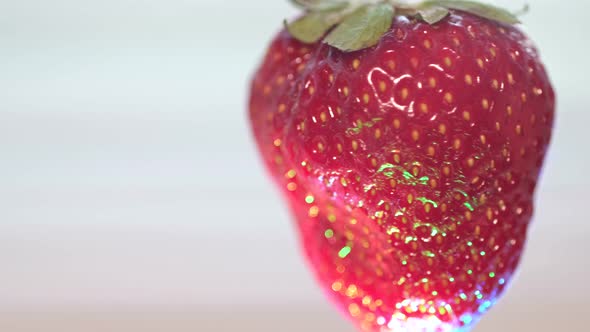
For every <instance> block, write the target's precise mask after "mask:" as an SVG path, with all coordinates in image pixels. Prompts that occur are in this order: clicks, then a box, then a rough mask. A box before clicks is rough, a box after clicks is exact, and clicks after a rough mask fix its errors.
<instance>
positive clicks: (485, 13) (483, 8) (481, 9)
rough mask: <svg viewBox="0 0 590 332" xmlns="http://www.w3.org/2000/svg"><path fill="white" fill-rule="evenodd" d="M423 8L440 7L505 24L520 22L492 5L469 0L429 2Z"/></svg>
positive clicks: (432, 0)
mask: <svg viewBox="0 0 590 332" xmlns="http://www.w3.org/2000/svg"><path fill="white" fill-rule="evenodd" d="M422 5H423V6H425V7H429V6H442V7H446V8H448V9H456V10H461V11H465V12H468V13H471V14H474V15H477V16H481V17H484V18H487V19H490V20H494V21H498V22H502V23H506V24H516V23H520V20H519V19H518V17H516V15H514V14H512V13H511V12H509V11H507V10H506V9H503V8H500V7H496V6H493V5H488V4H483V3H479V2H475V1H469V0H429V1H426V2H424V3H423V4H422Z"/></svg>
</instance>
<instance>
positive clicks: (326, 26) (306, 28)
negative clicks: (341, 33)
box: [285, 12, 341, 44]
mask: <svg viewBox="0 0 590 332" xmlns="http://www.w3.org/2000/svg"><path fill="white" fill-rule="evenodd" d="M340 19H341V18H339V17H338V15H332V14H329V13H326V12H309V13H307V14H305V15H304V16H302V17H300V18H299V19H297V20H295V21H294V22H292V23H287V22H286V21H285V26H286V27H287V31H289V33H290V34H291V36H293V37H294V38H295V39H297V40H299V41H300V42H302V43H306V44H313V43H315V42H317V41H319V40H320V39H322V37H324V35H325V34H326V32H328V30H330V28H332V27H333V26H334V25H336V24H337V23H338V22H339V20H340Z"/></svg>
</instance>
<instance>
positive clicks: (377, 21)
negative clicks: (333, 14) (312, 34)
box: [324, 3, 395, 52]
mask: <svg viewBox="0 0 590 332" xmlns="http://www.w3.org/2000/svg"><path fill="white" fill-rule="evenodd" d="M394 12H395V10H394V8H393V6H392V5H391V4H388V3H380V4H375V5H366V6H362V7H360V8H359V9H357V10H356V11H354V12H353V13H352V14H350V15H349V16H348V17H346V18H345V19H344V21H343V22H342V23H341V24H340V25H338V26H337V27H336V28H335V29H334V30H333V31H332V32H331V33H330V34H329V35H328V36H327V37H326V39H325V40H324V42H326V43H327V44H329V45H331V46H334V47H336V48H338V49H340V50H342V51H344V52H352V51H358V50H362V49H364V48H368V47H371V46H374V45H376V44H377V43H378V42H379V40H380V39H381V36H383V35H384V34H385V33H386V32H387V31H388V30H389V29H390V28H391V23H392V22H393V14H394Z"/></svg>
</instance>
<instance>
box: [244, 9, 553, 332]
mask: <svg viewBox="0 0 590 332" xmlns="http://www.w3.org/2000/svg"><path fill="white" fill-rule="evenodd" d="M554 108H555V96H554V92H553V89H552V87H551V84H550V82H549V79H548V77H547V74H546V72H545V69H544V67H543V65H542V64H541V62H540V60H539V56H538V54H537V51H536V49H535V48H534V46H533V45H532V43H531V41H530V40H529V39H528V38H527V37H526V36H525V35H524V34H523V33H522V32H521V31H520V30H519V29H517V28H515V27H514V26H511V25H507V24H502V23H498V22H493V21H490V20H488V19H485V18H481V17H478V16H475V15H472V14H469V13H466V12H461V11H451V12H450V15H449V16H447V17H446V18H444V19H443V20H442V21H440V22H438V23H437V24H435V25H429V24H427V23H424V22H422V21H420V20H416V19H414V18H411V17H405V16H396V17H395V18H394V20H393V23H392V25H391V28H390V29H389V30H388V32H386V33H385V35H383V36H382V37H381V39H380V40H379V43H378V44H377V45H376V46H373V47H370V48H367V49H363V50H360V51H355V52H350V53H346V52H343V51H341V50H338V49H336V48H334V47H332V46H329V45H327V44H322V43H314V44H303V43H301V42H299V41H297V40H296V39H294V38H293V37H292V36H291V35H290V34H289V33H288V32H287V31H282V32H280V33H279V34H278V36H277V37H276V38H275V39H274V41H273V42H272V44H271V46H270V48H269V50H268V52H267V54H266V56H265V58H264V61H263V63H262V65H261V67H260V68H259V70H258V71H257V73H256V75H255V77H254V80H253V83H252V86H251V97H250V102H249V115H250V120H251V125H252V130H253V133H254V136H255V138H256V142H257V144H258V147H259V150H260V152H261V155H262V158H263V160H264V162H265V164H266V166H267V168H268V169H269V170H270V173H271V174H272V176H273V178H274V180H275V182H276V183H277V184H278V185H279V186H280V188H281V189H282V191H283V192H284V194H285V196H286V198H287V201H288V203H289V206H290V209H291V211H292V213H293V215H294V217H295V220H296V223H297V226H298V229H299V235H300V239H301V243H302V247H303V249H304V252H305V254H306V256H307V259H308V261H309V263H310V266H311V268H312V269H313V271H314V274H315V276H316V277H317V280H318V281H319V283H320V284H321V285H322V287H323V288H324V290H325V291H326V292H327V293H328V294H329V297H330V298H331V299H332V300H333V301H334V303H335V304H336V305H337V306H338V307H339V308H340V309H341V311H343V312H344V313H345V314H346V315H347V316H348V317H349V318H350V319H351V320H352V321H353V322H354V323H355V324H356V325H357V326H358V328H359V329H360V330H362V331H393V332H398V331H410V332H416V331H417V332H420V331H457V330H460V329H468V328H469V327H470V326H472V325H473V323H474V322H475V321H477V320H478V318H480V317H481V315H482V314H483V313H484V312H486V311H487V310H488V309H489V308H490V307H491V306H492V305H493V304H494V303H495V302H496V300H497V298H498V296H499V295H500V294H501V293H502V292H503V291H504V289H505V287H506V285H507V283H508V282H509V281H510V279H511V276H512V274H513V273H514V271H515V269H516V268H517V265H518V263H519V260H520V256H521V253H522V250H523V246H524V244H525V240H526V235H527V226H528V225H529V222H530V220H531V216H532V214H533V199H534V192H535V188H536V185H537V180H538V176H539V173H540V170H541V167H542V164H543V160H544V157H545V153H546V150H547V148H548V145H549V142H550V138H551V132H552V124H553V118H554Z"/></svg>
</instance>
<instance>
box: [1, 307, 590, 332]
mask: <svg viewBox="0 0 590 332" xmlns="http://www.w3.org/2000/svg"><path fill="white" fill-rule="evenodd" d="M589 313H590V306H589V305H588V304H575V303H541V304H537V305H521V306H518V307H516V306H513V305H507V306H500V307H498V308H496V309H495V310H493V312H491V313H490V315H489V316H487V317H486V318H485V319H484V320H483V321H482V322H481V323H480V324H479V325H478V326H477V328H476V329H475V330H474V332H533V331H534V332H560V331H563V332H571V331H575V332H584V331H588V328H587V326H586V325H585V324H586V317H587V316H588V314H589ZM0 331H5V332H189V331H190V332H236V331H239V332H328V331H329V332H354V330H353V329H352V328H351V327H350V325H349V324H348V323H347V322H345V321H343V320H342V319H341V318H340V317H339V316H338V315H337V314H336V313H335V312H333V311H332V310H330V309H328V308H316V309H315V310H314V308H303V307H291V306H279V307H268V308H262V307H244V308H233V309H230V308H227V309H226V310H222V309H221V308H200V309H199V308H195V309H192V310H187V309H184V310H170V308H168V309H165V308H163V309H161V310H157V309H154V308H152V309H149V310H132V309H126V310H120V311H117V310H114V309H107V310H70V311H68V310H55V309H53V310H52V311H45V312H42V311H36V312H35V311H30V312H19V313H6V312H4V313H0Z"/></svg>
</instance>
